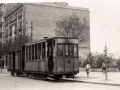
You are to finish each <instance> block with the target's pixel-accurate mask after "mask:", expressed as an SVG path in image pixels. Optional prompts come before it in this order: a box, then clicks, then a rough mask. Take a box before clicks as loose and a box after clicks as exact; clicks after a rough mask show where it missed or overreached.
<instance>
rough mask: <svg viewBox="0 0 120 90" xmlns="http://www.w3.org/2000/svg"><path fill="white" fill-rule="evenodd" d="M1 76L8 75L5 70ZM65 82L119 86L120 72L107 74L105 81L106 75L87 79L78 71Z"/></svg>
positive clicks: (100, 74)
mask: <svg viewBox="0 0 120 90" xmlns="http://www.w3.org/2000/svg"><path fill="white" fill-rule="evenodd" d="M0 73H1V74H2V73H3V74H10V72H7V70H6V69H2V70H0ZM64 79H67V80H74V81H76V82H83V83H93V84H103V85H113V86H120V72H107V80H106V74H105V73H103V72H90V74H89V77H87V74H86V72H85V71H80V72H79V73H78V74H77V75H76V76H75V78H74V79H73V78H64Z"/></svg>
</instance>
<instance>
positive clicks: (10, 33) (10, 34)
mask: <svg viewBox="0 0 120 90" xmlns="http://www.w3.org/2000/svg"><path fill="white" fill-rule="evenodd" d="M9 36H12V27H10V32H9Z"/></svg>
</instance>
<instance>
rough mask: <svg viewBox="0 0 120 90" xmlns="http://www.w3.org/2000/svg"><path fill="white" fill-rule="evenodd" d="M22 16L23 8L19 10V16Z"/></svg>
mask: <svg viewBox="0 0 120 90" xmlns="http://www.w3.org/2000/svg"><path fill="white" fill-rule="evenodd" d="M21 16H22V9H21V10H19V12H18V17H21Z"/></svg>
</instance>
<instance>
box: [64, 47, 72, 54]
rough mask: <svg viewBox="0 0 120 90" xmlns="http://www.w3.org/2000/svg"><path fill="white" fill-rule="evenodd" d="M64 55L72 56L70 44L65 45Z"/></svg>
mask: <svg viewBox="0 0 120 90" xmlns="http://www.w3.org/2000/svg"><path fill="white" fill-rule="evenodd" d="M65 56H72V45H65Z"/></svg>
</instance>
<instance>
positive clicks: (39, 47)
mask: <svg viewBox="0 0 120 90" xmlns="http://www.w3.org/2000/svg"><path fill="white" fill-rule="evenodd" d="M38 53H39V55H38V57H39V59H40V57H41V43H39V44H38Z"/></svg>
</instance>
